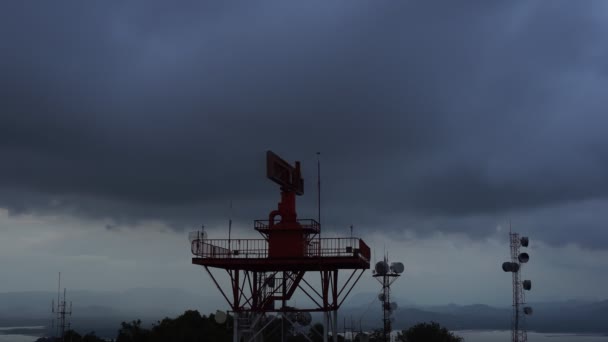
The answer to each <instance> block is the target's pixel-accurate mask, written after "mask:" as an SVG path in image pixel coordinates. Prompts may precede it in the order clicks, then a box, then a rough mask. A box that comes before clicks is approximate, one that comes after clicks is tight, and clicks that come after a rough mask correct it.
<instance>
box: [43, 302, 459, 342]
mask: <svg viewBox="0 0 608 342" xmlns="http://www.w3.org/2000/svg"><path fill="white" fill-rule="evenodd" d="M232 325H233V321H232V316H228V317H227V320H226V322H224V323H222V324H219V323H217V322H216V320H215V315H213V314H210V315H209V316H205V315H201V314H200V313H199V312H198V311H195V310H188V311H186V312H184V313H183V314H182V315H180V316H178V317H177V318H164V319H163V320H160V321H157V322H156V323H154V324H152V326H151V327H150V328H145V327H143V326H142V322H141V320H134V321H131V322H122V323H121V324H120V328H119V329H118V331H117V334H116V338H114V339H112V340H109V341H113V342H168V341H169V342H206V341H213V342H231V341H232V329H230V327H231V326H232ZM322 332H323V325H321V324H320V323H315V324H313V325H312V326H311V327H309V328H308V329H306V330H300V329H296V327H294V326H292V325H291V324H289V322H287V321H283V320H282V319H275V320H273V321H271V322H269V324H268V326H267V327H266V329H264V331H263V332H262V333H263V334H264V341H266V342H281V341H284V342H308V341H310V340H312V341H313V342H322V341H323V336H322ZM282 336H283V337H282ZM329 340H330V341H331V339H329ZM106 341H108V340H104V339H102V338H101V337H98V336H96V334H95V332H89V333H87V334H85V335H80V334H78V333H77V332H76V331H74V330H69V331H67V332H66V334H65V337H64V340H63V341H61V340H60V339H53V338H40V339H38V340H37V341H36V342H106ZM338 341H340V342H344V341H345V340H344V337H343V336H338ZM369 341H370V342H382V341H384V340H383V335H382V331H381V330H374V331H373V332H371V334H370V336H369ZM397 341H399V342H462V341H463V339H462V338H461V337H458V336H456V335H454V334H453V333H451V332H450V331H449V330H448V329H447V328H445V327H442V326H440V325H439V324H438V323H436V322H430V323H418V324H416V325H414V326H412V327H410V328H408V329H406V330H403V331H401V332H399V333H398V335H397ZM353 342H358V338H355V340H354V341H353Z"/></svg>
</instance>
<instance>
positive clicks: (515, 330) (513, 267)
mask: <svg viewBox="0 0 608 342" xmlns="http://www.w3.org/2000/svg"><path fill="white" fill-rule="evenodd" d="M509 242H510V249H511V261H506V262H504V263H503V264H502V270H503V271H505V272H510V273H511V274H512V279H513V315H512V317H511V341H512V342H526V341H528V332H527V331H526V320H525V316H526V315H531V314H532V308H531V307H529V306H525V304H526V296H525V294H524V290H526V291H530V290H531V289H532V281H530V280H523V281H522V280H521V266H522V265H523V264H525V263H527V262H528V261H529V260H530V256H529V255H528V253H525V252H524V253H520V248H521V247H528V243H529V240H528V238H527V237H525V236H522V237H520V236H519V234H518V233H513V232H509Z"/></svg>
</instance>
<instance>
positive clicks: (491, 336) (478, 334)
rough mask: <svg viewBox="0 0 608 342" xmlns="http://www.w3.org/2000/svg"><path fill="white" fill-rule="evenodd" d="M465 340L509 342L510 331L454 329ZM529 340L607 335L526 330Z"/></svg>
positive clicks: (585, 340) (605, 340) (555, 341)
mask: <svg viewBox="0 0 608 342" xmlns="http://www.w3.org/2000/svg"><path fill="white" fill-rule="evenodd" d="M454 333H455V334H456V335H458V336H460V337H463V338H464V340H465V342H498V341H501V342H509V341H510V340H511V331H508V330H507V331H455V332H454ZM528 341H530V342H608V336H597V335H580V334H552V333H535V332H528Z"/></svg>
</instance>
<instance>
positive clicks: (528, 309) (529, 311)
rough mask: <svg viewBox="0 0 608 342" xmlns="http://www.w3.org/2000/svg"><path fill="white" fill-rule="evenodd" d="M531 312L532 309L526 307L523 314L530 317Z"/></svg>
mask: <svg viewBox="0 0 608 342" xmlns="http://www.w3.org/2000/svg"><path fill="white" fill-rule="evenodd" d="M532 312H533V311H532V308H531V307H529V306H526V307H525V308H524V313H525V314H526V315H531V314H532Z"/></svg>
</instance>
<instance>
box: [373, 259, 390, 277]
mask: <svg viewBox="0 0 608 342" xmlns="http://www.w3.org/2000/svg"><path fill="white" fill-rule="evenodd" d="M375 270H376V273H377V274H380V275H385V274H387V273H388V264H387V263H386V261H378V262H377V263H376V267H375Z"/></svg>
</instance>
